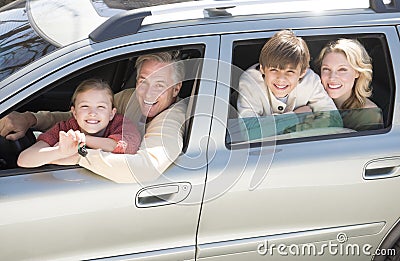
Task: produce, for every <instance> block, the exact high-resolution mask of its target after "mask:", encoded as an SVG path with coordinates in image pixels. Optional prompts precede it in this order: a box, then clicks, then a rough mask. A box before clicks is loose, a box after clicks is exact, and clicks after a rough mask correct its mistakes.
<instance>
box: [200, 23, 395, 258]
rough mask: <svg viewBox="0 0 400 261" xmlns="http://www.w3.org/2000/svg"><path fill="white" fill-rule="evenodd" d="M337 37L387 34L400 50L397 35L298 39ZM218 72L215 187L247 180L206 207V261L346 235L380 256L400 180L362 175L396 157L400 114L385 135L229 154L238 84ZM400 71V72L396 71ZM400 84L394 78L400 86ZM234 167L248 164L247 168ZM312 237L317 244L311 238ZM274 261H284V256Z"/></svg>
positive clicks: (225, 41)
mask: <svg viewBox="0 0 400 261" xmlns="http://www.w3.org/2000/svg"><path fill="white" fill-rule="evenodd" d="M288 24H289V22H288ZM336 31H340V32H341V35H343V34H345V33H350V34H351V33H354V31H357V33H363V32H365V33H367V32H368V33H372V32H384V33H385V34H386V35H387V38H388V44H389V47H390V48H395V47H394V46H397V45H398V44H399V39H398V37H397V36H396V32H395V30H394V28H393V27H375V28H374V27H367V28H357V29H354V28H349V29H343V28H340V29H321V30H315V29H313V30H302V31H296V34H297V35H299V36H307V35H318V34H321V35H324V34H332V33H333V34H334V33H336ZM273 33H274V32H266V33H256V34H253V33H248V34H238V35H227V36H223V37H222V42H221V46H222V48H221V50H229V48H228V46H233V41H235V40H243V39H255V38H264V37H265V38H267V37H271V36H272V34H273ZM224 47H225V48H224ZM391 55H392V57H391V59H392V60H393V61H396V60H398V59H400V57H398V53H391ZM231 61H232V52H231V51H226V52H223V51H222V52H221V62H220V63H221V64H223V63H227V64H230V62H231ZM219 68H220V73H219V74H218V75H219V78H218V83H219V84H218V87H217V93H216V96H217V99H216V105H215V106H216V107H218V106H220V109H219V110H215V111H214V122H213V124H212V129H211V133H210V138H211V139H212V140H214V141H215V150H214V151H213V153H212V161H211V162H210V164H209V169H210V171H209V173H208V179H213V178H214V179H216V178H215V177H219V176H223V175H227V174H228V173H229V175H235V176H237V177H240V179H239V178H238V180H237V181H235V182H232V180H229V179H225V183H222V184H219V185H218V188H225V187H230V189H229V190H226V191H220V192H221V194H220V195H219V196H218V197H216V198H215V199H213V200H209V201H205V202H204V205H203V209H202V216H201V220H200V228H199V235H198V242H199V249H200V250H199V258H200V260H202V259H203V258H204V259H206V260H243V259H250V260H262V259H263V258H266V257H265V256H262V255H259V254H257V244H260V243H262V242H263V240H267V241H269V242H270V243H276V242H275V238H281V239H282V241H280V240H278V241H277V242H278V243H279V242H285V244H287V245H290V244H292V243H293V242H295V243H296V244H306V243H317V242H327V241H328V240H336V237H335V236H333V234H331V236H332V237H331V238H327V237H326V236H325V234H326V233H327V232H329V231H331V230H332V229H333V230H335V233H336V234H338V233H345V234H346V235H347V236H348V242H347V243H348V244H358V245H360V246H361V245H363V244H365V242H369V243H370V244H371V245H372V246H373V249H375V248H376V247H377V246H378V245H379V243H380V241H381V239H382V238H383V237H384V236H385V234H386V233H387V232H388V231H389V230H390V228H391V227H392V226H393V225H394V224H396V222H397V221H398V218H399V216H398V214H396V213H400V208H399V206H398V204H397V203H396V201H397V196H396V194H397V192H396V188H397V187H399V186H400V178H399V177H396V175H394V177H393V178H385V179H381V178H378V179H376V178H375V179H373V180H365V179H364V176H363V172H364V168H365V165H366V164H367V163H368V162H369V161H371V160H374V159H386V162H390V160H391V159H392V158H393V157H397V155H398V152H399V150H398V148H399V145H400V144H399V143H398V142H397V141H399V135H400V133H399V125H398V112H395V115H394V118H393V125H392V129H391V130H390V131H389V132H388V133H384V134H377V135H368V136H360V137H354V138H351V139H349V138H337V139H328V140H316V141H311V142H298V143H294V144H279V143H278V144H272V145H270V146H260V145H258V146H255V147H253V148H251V147H250V146H248V147H244V148H235V147H232V149H231V150H229V149H228V148H226V144H225V142H224V141H225V132H226V124H227V123H226V119H227V118H228V113H229V102H227V101H228V100H229V95H230V92H229V88H227V86H229V85H230V78H231V77H230V75H229V69H226V70H224V71H223V72H221V68H223V66H220V67H219ZM393 69H394V70H395V72H398V70H396V68H395V67H394V68H393ZM398 77H399V74H398V73H395V78H396V79H398ZM397 102H398V98H397V100H396V103H397ZM217 103H220V104H219V105H218V104H217ZM222 119H225V122H224V121H223V120H222ZM395 141H396V142H395ZM377 144H379V146H377ZM210 158H211V156H210ZM235 159H241V161H240V164H237V162H236V161H235ZM227 162H228V163H227ZM235 163H236V164H235ZM388 164H390V163H388ZM244 166H245V167H244ZM391 166H392V167H395V166H396V165H393V164H392V165H391ZM257 176H258V177H261V178H260V183H258V185H257V186H256V187H255V188H254V187H253V186H252V180H253V179H254V177H257ZM215 189H217V188H215V187H213V186H212V184H211V185H210V183H207V185H206V192H205V196H204V198H205V200H207V199H208V198H209V197H210V195H214V194H216V192H215V191H214V190H215ZM371 224H374V225H373V226H374V229H373V230H370V226H371ZM354 226H359V227H358V230H357V231H358V232H357V233H355V234H353V233H352V232H351V231H352V229H353V228H354ZM309 234H312V235H313V236H312V237H311V238H310V237H309V236H308V235H309ZM352 234H353V236H352ZM278 243H277V245H278ZM325 254H326V256H324V260H325V259H326V260H330V259H329V258H332V259H335V258H336V259H335V260H337V257H334V256H332V255H330V254H329V253H328V251H326V252H325ZM230 258H231V259H230ZM235 258H236V259H235ZM269 258H273V260H275V258H276V260H280V259H279V258H282V256H279V255H276V256H275V257H271V256H269ZM352 258H353V257H352ZM357 258H359V259H358V260H365V258H366V256H362V255H360V256H359V257H354V260H356V259H357ZM352 260H353V259H352Z"/></svg>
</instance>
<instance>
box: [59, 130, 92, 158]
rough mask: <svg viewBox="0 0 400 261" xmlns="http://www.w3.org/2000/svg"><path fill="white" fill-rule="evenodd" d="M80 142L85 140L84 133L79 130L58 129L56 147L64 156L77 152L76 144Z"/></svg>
mask: <svg viewBox="0 0 400 261" xmlns="http://www.w3.org/2000/svg"><path fill="white" fill-rule="evenodd" d="M81 142H85V134H83V133H82V132H80V131H74V130H69V131H68V132H65V131H60V133H59V142H58V147H59V150H60V153H61V154H62V155H64V156H65V158H66V157H70V156H73V155H75V154H77V153H78V145H79V143H81Z"/></svg>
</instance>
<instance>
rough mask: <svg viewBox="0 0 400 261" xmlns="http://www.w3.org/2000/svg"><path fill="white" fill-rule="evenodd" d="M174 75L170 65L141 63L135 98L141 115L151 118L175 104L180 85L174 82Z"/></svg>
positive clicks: (153, 62)
mask: <svg viewBox="0 0 400 261" xmlns="http://www.w3.org/2000/svg"><path fill="white" fill-rule="evenodd" d="M174 75H175V72H174V67H173V66H172V65H170V64H167V63H162V62H158V61H155V60H146V61H144V62H143V64H142V67H141V69H140V72H139V75H138V77H137V83H136V98H137V100H138V102H139V105H140V109H141V111H142V114H143V115H145V116H146V117H148V118H153V117H154V116H156V115H157V114H159V113H160V112H162V111H163V110H165V109H166V108H168V107H169V106H170V105H171V104H172V103H174V102H175V100H176V96H178V93H179V90H180V88H181V85H182V84H181V83H177V82H176V81H175V79H174V78H175V77H174Z"/></svg>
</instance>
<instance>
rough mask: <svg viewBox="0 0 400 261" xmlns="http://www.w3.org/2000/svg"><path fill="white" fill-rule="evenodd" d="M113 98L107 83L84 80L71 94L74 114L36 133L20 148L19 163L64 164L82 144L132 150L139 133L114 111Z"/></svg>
mask: <svg viewBox="0 0 400 261" xmlns="http://www.w3.org/2000/svg"><path fill="white" fill-rule="evenodd" d="M113 99H114V94H113V92H112V90H111V88H110V86H109V85H108V84H107V83H105V82H103V81H101V80H97V79H89V80H85V81H83V82H82V83H81V84H80V85H79V86H78V87H77V88H76V90H75V92H74V94H73V96H72V105H71V112H72V114H73V117H71V118H70V119H68V120H67V121H62V122H59V123H57V124H56V125H55V126H53V128H51V129H50V130H48V131H47V132H45V133H43V134H41V135H39V137H38V140H37V142H36V143H35V144H34V145H32V146H31V147H29V148H27V149H26V150H24V151H23V152H21V154H20V156H19V158H18V165H19V166H20V167H38V166H41V165H44V164H49V163H51V164H60V165H63V161H64V160H67V159H68V158H69V157H72V156H74V155H75V154H76V153H78V147H79V146H81V145H82V144H86V145H87V146H88V147H90V148H92V149H101V150H103V151H109V152H113V153H129V154H135V153H136V151H137V150H138V148H139V145H140V141H141V136H140V134H139V131H138V130H137V128H136V127H135V126H134V125H133V124H132V123H131V122H129V121H128V120H127V119H125V118H124V117H123V116H122V114H116V108H114V106H113V102H114V101H113ZM122 130H124V133H123V134H124V136H123V137H122Z"/></svg>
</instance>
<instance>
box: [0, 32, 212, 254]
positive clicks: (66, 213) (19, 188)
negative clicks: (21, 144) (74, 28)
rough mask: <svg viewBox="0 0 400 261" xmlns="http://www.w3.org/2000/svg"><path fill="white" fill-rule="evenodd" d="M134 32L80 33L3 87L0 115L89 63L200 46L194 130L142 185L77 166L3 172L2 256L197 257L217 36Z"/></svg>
mask: <svg viewBox="0 0 400 261" xmlns="http://www.w3.org/2000/svg"><path fill="white" fill-rule="evenodd" d="M140 37H142V36H140ZM143 37H146V34H145V35H144V36H143ZM137 41H138V40H137V38H135V36H127V37H124V38H123V39H114V40H110V41H107V42H103V43H98V44H93V43H92V44H89V41H87V42H86V41H84V42H80V43H76V44H74V45H70V46H68V47H66V48H65V49H61V51H59V52H55V53H52V54H50V55H48V56H47V57H45V59H42V60H39V61H38V62H37V63H36V64H32V65H29V66H27V67H26V68H24V69H23V70H21V71H19V72H17V73H16V74H15V75H14V76H13V79H12V80H8V81H7V82H6V83H7V84H5V85H4V86H3V88H1V89H0V97H2V102H1V104H0V112H1V113H2V116H3V115H4V114H5V113H6V112H8V111H10V110H11V109H15V108H17V107H18V106H19V104H20V103H21V102H23V101H27V100H29V99H30V97H31V94H34V93H36V92H41V91H43V90H44V89H45V88H47V87H48V86H50V85H51V84H53V83H54V82H55V81H58V80H60V79H63V77H67V76H70V75H73V74H76V73H79V72H80V71H85V70H86V68H87V67H88V66H89V65H93V64H96V63H100V62H102V61H108V60H113V59H115V58H116V57H119V56H121V55H122V56H123V55H127V54H135V53H137V52H152V51H156V50H163V48H169V49H171V48H173V47H182V46H190V45H197V46H198V45H200V46H202V47H203V49H204V53H203V55H204V57H203V58H204V59H202V60H201V62H200V63H199V64H201V66H200V67H199V69H198V71H197V76H196V78H198V79H197V80H196V81H195V85H194V87H195V89H193V93H192V96H190V97H189V98H188V102H189V109H188V113H187V116H188V118H187V125H188V126H189V125H190V127H191V130H192V131H190V130H189V129H187V131H186V135H189V136H186V138H185V140H187V143H186V144H187V146H186V147H185V152H184V153H182V154H181V155H180V156H179V158H178V159H177V160H176V161H175V163H174V164H172V165H171V166H170V167H169V168H168V169H167V170H166V171H165V173H164V175H163V176H162V177H161V178H159V179H157V180H156V181H153V182H149V183H143V184H117V183H114V182H112V181H110V180H107V179H104V178H101V177H100V176H97V175H95V174H94V173H91V172H90V171H88V170H86V169H83V168H81V167H77V166H69V167H53V168H50V167H47V168H44V169H43V168H36V169H29V170H28V169H21V168H16V169H9V170H3V171H0V172H1V173H0V213H1V215H0V242H1V244H0V259H1V260H27V259H29V260H55V259H60V260H61V259H62V260H83V259H85V260H86V259H96V260H109V259H110V260H111V259H112V260H137V259H145V260H193V259H194V255H195V249H196V247H195V246H196V231H197V225H198V219H199V215H200V206H201V201H202V196H203V191H204V180H205V178H206V166H207V164H206V163H207V161H206V154H205V152H206V147H207V142H208V140H207V137H208V133H209V130H210V124H211V117H210V115H211V113H212V111H211V110H212V106H209V104H210V102H212V101H213V97H214V96H213V92H214V90H215V80H216V73H217V63H216V62H215V60H217V59H218V49H219V48H218V47H219V37H214V36H208V37H193V38H189V39H176V40H164V41H158V42H147V43H144V44H140V43H136V42H137ZM138 42H140V39H139V41H138ZM127 43H129V44H127ZM110 46H112V47H113V48H110ZM62 52H63V53H62ZM60 53H61V54H60ZM201 79H207V80H204V81H203V80H201ZM194 93H196V94H197V95H196V96H195V95H194ZM68 99H69V97H68ZM206 105H207V106H206Z"/></svg>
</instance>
